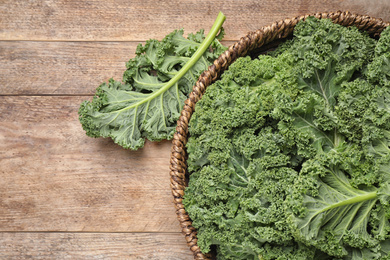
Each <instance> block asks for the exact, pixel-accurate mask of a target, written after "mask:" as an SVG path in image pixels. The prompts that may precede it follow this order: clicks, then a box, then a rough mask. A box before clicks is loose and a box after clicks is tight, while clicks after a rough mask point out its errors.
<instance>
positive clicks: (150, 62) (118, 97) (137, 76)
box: [79, 13, 226, 150]
mask: <svg viewBox="0 0 390 260" xmlns="http://www.w3.org/2000/svg"><path fill="white" fill-rule="evenodd" d="M224 19H225V17H224V16H223V15H222V14H221V13H220V15H219V16H218V18H217V20H216V22H215V24H214V26H213V28H212V29H211V31H210V33H209V35H208V36H207V37H206V38H205V37H204V33H203V30H201V31H199V32H198V33H196V34H190V35H189V36H188V37H187V38H185V37H184V36H183V30H176V31H174V32H172V33H170V34H169V35H167V36H166V37H165V38H164V39H163V40H162V41H157V40H154V39H151V40H148V41H147V42H146V44H145V45H144V46H142V45H139V46H138V47H137V51H136V57H135V58H133V59H131V60H130V61H129V62H127V64H126V66H127V70H126V71H125V73H124V75H123V83H121V82H118V81H114V80H113V79H111V80H110V81H109V82H108V84H107V83H103V84H101V85H100V86H99V87H98V88H97V90H96V95H95V96H94V98H93V100H92V101H91V102H89V101H84V102H83V103H82V104H81V106H80V109H79V115H80V116H79V118H80V122H81V124H82V126H83V128H84V130H85V131H86V134H87V135H88V136H91V137H100V136H102V137H111V138H112V139H113V140H114V142H115V143H117V144H119V145H120V146H122V147H124V148H129V149H133V150H135V149H138V148H140V147H142V146H143V145H144V142H145V138H147V139H149V140H151V141H160V140H162V139H171V138H172V136H173V133H174V130H175V126H176V121H177V119H178V118H179V116H180V111H181V109H182V107H183V105H184V100H185V99H186V98H187V97H188V94H189V93H190V92H191V90H192V86H193V85H194V84H195V82H196V81H197V79H198V77H199V75H200V74H201V73H202V72H203V71H204V70H206V69H207V68H208V66H210V65H211V64H212V62H213V61H214V60H215V59H216V58H217V57H218V56H219V55H220V54H221V53H222V52H223V51H224V50H226V48H225V47H224V46H222V45H221V43H220V42H219V41H218V39H220V36H217V37H216V34H217V33H218V32H219V31H220V28H221V26H222V23H223V21H224ZM220 35H221V36H222V35H223V32H222V33H221V34H220Z"/></svg>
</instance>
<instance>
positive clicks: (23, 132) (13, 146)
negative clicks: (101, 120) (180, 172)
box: [0, 96, 180, 232]
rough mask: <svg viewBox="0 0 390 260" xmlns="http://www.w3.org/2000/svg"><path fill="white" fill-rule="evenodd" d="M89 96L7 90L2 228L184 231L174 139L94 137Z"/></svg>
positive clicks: (2, 121)
mask: <svg viewBox="0 0 390 260" xmlns="http://www.w3.org/2000/svg"><path fill="white" fill-rule="evenodd" d="M83 99H84V97H50V96H43V97H39V96H32V97H18V96H3V97H0V161H1V167H0V176H1V182H0V231H126V232H144V231H147V232H178V231H180V228H179V222H178V221H177V219H176V215H175V210H174V206H173V203H172V201H173V199H172V195H171V191H170V179H169V157H170V142H169V141H164V142H160V143H150V142H148V143H147V144H146V146H145V148H144V149H140V150H138V151H129V150H125V149H123V148H121V147H119V146H118V145H115V144H114V143H113V142H112V141H110V140H109V139H102V138H99V139H94V138H90V137H87V136H86V135H85V133H84V131H83V130H82V128H81V125H80V124H79V122H78V115H77V110H78V106H79V104H80V103H81V101H82V100H83Z"/></svg>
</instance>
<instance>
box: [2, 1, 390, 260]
mask: <svg viewBox="0 0 390 260" xmlns="http://www.w3.org/2000/svg"><path fill="white" fill-rule="evenodd" d="M337 10H342V11H346V10H349V11H351V12H355V13H358V14H366V15H370V16H373V17H376V18H382V19H384V20H386V21H389V20H390V2H389V1H388V0H371V1H365V0H325V1H309V0H288V1H286V0H275V1H265V0H257V1H256V0H241V1H232V0H230V1H226V0H216V1H204V0H200V1H199V0H185V1H175V0H171V1H165V0H162V1H151V0H144V1H139V0H134V1H124V0H123V1H117V0H116V1H114V0H88V1H75V0H74V1H54V0H45V1H43V0H42V1H38V0H37V1H34V0H31V1H24V0H2V1H0V259H25V258H33V259H192V255H191V253H190V250H189V249H188V248H187V245H186V242H185V239H184V236H182V234H181V233H180V227H179V224H178V221H177V220H176V216H175V210H174V207H173V203H172V197H171V192H170V186H169V183H170V182H169V156H170V145H171V144H170V142H169V141H163V142H160V143H150V142H147V143H146V146H145V148H143V149H141V150H138V151H128V150H124V149H122V148H121V147H119V146H117V145H115V144H113V143H112V142H111V141H110V140H108V139H101V138H100V139H92V138H89V137H87V136H86V135H85V133H84V131H83V130H82V128H81V126H80V124H79V122H78V115H77V110H78V106H79V104H80V103H81V102H82V101H83V100H86V99H91V96H92V95H93V93H94V90H95V89H96V87H97V86H98V85H99V84H100V83H102V82H103V81H107V80H108V79H109V78H111V77H114V78H116V79H121V75H122V73H123V71H124V69H125V62H126V61H127V60H128V59H130V58H132V57H133V56H134V51H135V48H136V46H137V45H138V44H139V43H143V42H144V41H145V40H147V39H149V38H156V39H161V38H162V37H163V36H164V35H166V34H168V33H169V32H171V31H172V30H174V29H178V28H184V29H185V32H186V33H190V32H195V31H197V30H199V29H200V28H204V29H205V30H206V32H208V29H209V28H210V27H211V25H212V23H213V21H214V19H215V18H216V16H217V14H218V12H219V11H222V12H223V13H224V14H225V15H226V16H227V20H226V22H225V24H224V27H225V30H226V38H225V41H224V44H225V45H230V44H231V43H232V41H236V40H238V39H239V38H240V37H241V36H243V35H245V34H246V33H247V32H248V31H252V30H255V29H257V28H259V27H261V26H264V25H268V24H270V23H272V22H274V21H278V20H281V19H284V18H290V17H294V16H297V15H303V14H307V13H314V12H327V11H337Z"/></svg>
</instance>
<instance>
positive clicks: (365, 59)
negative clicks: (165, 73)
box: [183, 18, 390, 260]
mask: <svg viewBox="0 0 390 260" xmlns="http://www.w3.org/2000/svg"><path fill="white" fill-rule="evenodd" d="M190 136H191V137H190V139H189V142H188V145H187V150H188V154H189V159H188V170H189V172H190V174H191V177H190V181H189V186H188V188H187V189H186V190H185V199H184V201H183V203H184V205H185V209H186V210H187V212H188V213H189V215H190V217H191V219H192V220H193V226H194V227H195V228H196V229H197V231H198V235H197V236H198V245H199V246H200V248H201V250H202V251H203V252H205V253H206V252H210V251H211V250H213V249H216V250H217V256H218V259H289V260H291V259H354V260H358V259H390V222H389V219H390V29H389V28H387V29H385V30H384V31H383V32H382V34H381V36H380V38H379V40H376V39H373V38H370V37H369V36H368V35H367V34H366V33H364V32H361V31H359V30H358V29H357V28H355V27H348V28H347V27H343V26H339V25H336V24H334V23H332V22H331V21H330V20H326V19H323V20H318V19H315V18H308V19H307V20H306V21H304V22H300V23H299V24H298V25H297V26H296V28H295V31H294V36H293V39H292V40H288V41H286V42H285V43H283V44H282V45H280V46H279V47H278V48H277V50H275V51H274V52H272V53H269V54H267V55H260V56H259V57H258V58H256V59H253V60H252V59H251V58H250V57H245V58H240V59H238V60H237V61H236V62H235V63H234V64H232V65H231V66H230V67H229V69H228V70H227V71H225V72H224V74H223V75H222V78H221V79H220V80H219V81H217V82H216V83H214V84H213V85H211V86H210V87H208V89H207V91H206V93H205V95H204V96H203V97H202V99H201V100H200V101H199V102H198V103H197V105H196V111H195V113H194V114H193V116H192V118H191V121H190Z"/></svg>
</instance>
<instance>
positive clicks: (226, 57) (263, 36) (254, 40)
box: [170, 11, 389, 259]
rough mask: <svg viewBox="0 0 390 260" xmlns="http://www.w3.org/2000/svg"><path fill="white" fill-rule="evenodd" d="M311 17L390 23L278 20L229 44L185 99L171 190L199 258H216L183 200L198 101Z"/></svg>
mask: <svg viewBox="0 0 390 260" xmlns="http://www.w3.org/2000/svg"><path fill="white" fill-rule="evenodd" d="M308 16H315V17H317V18H319V19H323V18H330V19H332V20H333V22H335V23H337V24H340V25H342V26H351V25H355V26H356V27H358V28H359V29H361V30H364V31H367V32H368V33H369V34H370V35H372V36H374V37H378V36H379V34H380V33H381V32H382V30H383V29H384V28H385V27H387V26H389V23H386V22H384V21H382V20H381V19H376V18H372V17H369V16H362V15H357V14H352V13H350V12H340V11H339V12H335V13H316V14H312V15H305V16H299V17H295V18H292V19H286V20H283V21H279V22H275V23H273V24H271V25H269V26H265V27H262V28H260V29H258V30H256V31H254V32H250V33H248V34H247V35H246V36H244V37H242V38H241V39H240V40H239V41H238V42H236V43H234V44H233V45H231V46H230V47H229V49H228V50H227V51H225V52H224V53H222V54H221V55H220V56H219V57H218V59H216V60H215V61H214V63H213V65H211V66H210V67H209V69H208V70H207V71H204V72H203V73H202V75H201V76H200V77H199V79H198V81H197V82H196V84H195V86H194V87H193V91H192V92H191V93H190V96H189V98H188V99H187V100H186V101H185V104H184V107H183V110H182V112H181V116H180V118H179V120H178V122H177V127H176V133H175V135H174V137H173V143H172V150H171V159H170V175H171V189H172V194H173V197H174V203H175V207H176V214H177V217H178V219H179V222H180V225H181V228H182V232H183V233H184V235H185V239H186V240H187V244H188V246H189V247H190V249H191V251H192V252H193V254H194V258H195V259H213V258H214V256H213V255H204V254H203V253H202V252H201V251H200V249H199V246H198V245H197V237H196V233H197V231H196V229H195V228H194V227H193V226H192V221H191V219H190V218H189V216H188V214H187V212H186V211H185V209H184V206H183V203H182V200H183V195H184V190H185V187H186V186H187V184H188V178H189V176H188V172H187V163H186V160H187V154H186V149H185V146H186V143H187V138H188V122H189V120H190V118H191V115H192V113H193V112H194V109H195V104H196V102H197V101H199V100H200V99H201V97H202V95H203V94H204V92H205V91H206V88H207V86H209V85H211V84H212V83H213V82H215V81H216V80H217V79H218V78H219V76H220V75H221V74H222V72H223V71H224V70H226V69H227V68H228V67H229V65H230V64H232V63H233V62H234V61H235V60H236V59H237V58H239V57H243V56H246V55H250V54H254V53H259V52H261V48H262V47H263V48H264V46H267V45H270V44H271V45H272V44H273V43H276V44H277V43H278V41H279V40H281V39H284V38H286V37H288V36H290V35H291V34H292V31H293V29H294V26H295V25H296V24H297V23H298V22H299V21H300V20H304V19H306V18H307V17H308Z"/></svg>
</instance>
